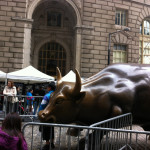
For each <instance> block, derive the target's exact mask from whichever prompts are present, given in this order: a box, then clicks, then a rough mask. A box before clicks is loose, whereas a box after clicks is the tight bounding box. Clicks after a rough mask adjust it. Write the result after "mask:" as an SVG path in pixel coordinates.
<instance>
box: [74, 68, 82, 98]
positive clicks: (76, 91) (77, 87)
mask: <svg viewBox="0 0 150 150" xmlns="http://www.w3.org/2000/svg"><path fill="white" fill-rule="evenodd" d="M75 73H76V83H75V86H74V89H73V90H72V94H73V95H74V96H77V95H78V94H79V93H80V91H81V77H80V74H79V72H78V70H77V69H75Z"/></svg>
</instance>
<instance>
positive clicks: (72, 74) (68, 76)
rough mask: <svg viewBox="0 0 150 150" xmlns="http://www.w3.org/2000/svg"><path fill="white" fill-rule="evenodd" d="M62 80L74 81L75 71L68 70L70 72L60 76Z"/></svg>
mask: <svg viewBox="0 0 150 150" xmlns="http://www.w3.org/2000/svg"><path fill="white" fill-rule="evenodd" d="M62 81H64V82H76V75H75V73H74V72H73V71H72V70H70V72H69V73H68V74H66V75H65V76H64V77H63V78H62Z"/></svg>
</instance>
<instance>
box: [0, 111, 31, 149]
mask: <svg viewBox="0 0 150 150" xmlns="http://www.w3.org/2000/svg"><path fill="white" fill-rule="evenodd" d="M0 150H28V148H27V143H26V141H25V139H24V137H23V135H22V133H21V118H20V116H19V115H18V114H17V113H9V114H8V115H7V116H6V118H5V119H4V121H3V123H2V127H1V128H0Z"/></svg>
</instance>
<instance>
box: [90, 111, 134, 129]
mask: <svg viewBox="0 0 150 150" xmlns="http://www.w3.org/2000/svg"><path fill="white" fill-rule="evenodd" d="M90 127H104V128H116V129H117V128H122V129H130V130H132V114H131V113H126V114H123V115H119V116H116V117H113V118H110V119H107V120H104V121H100V122H97V123H94V124H92V125H90Z"/></svg>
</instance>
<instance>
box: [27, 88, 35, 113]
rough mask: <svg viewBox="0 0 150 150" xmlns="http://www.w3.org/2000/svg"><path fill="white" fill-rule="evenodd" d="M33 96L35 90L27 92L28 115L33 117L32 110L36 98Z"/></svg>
mask: <svg viewBox="0 0 150 150" xmlns="http://www.w3.org/2000/svg"><path fill="white" fill-rule="evenodd" d="M32 94H33V89H32V88H31V89H29V91H28V92H27V96H29V97H27V110H28V114H29V115H31V114H32V108H33V100H34V97H32Z"/></svg>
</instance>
